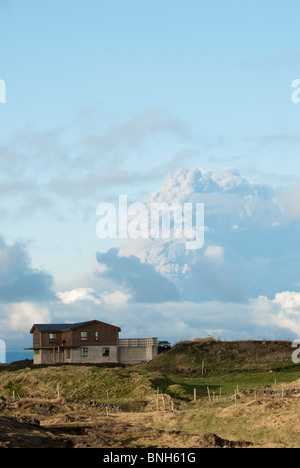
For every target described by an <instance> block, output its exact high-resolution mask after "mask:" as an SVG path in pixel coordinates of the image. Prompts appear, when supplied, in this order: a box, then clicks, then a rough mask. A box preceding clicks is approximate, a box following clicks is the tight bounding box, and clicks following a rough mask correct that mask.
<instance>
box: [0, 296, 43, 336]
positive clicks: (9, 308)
mask: <svg viewBox="0 0 300 468" xmlns="http://www.w3.org/2000/svg"><path fill="white" fill-rule="evenodd" d="M1 309H2V314H1V315H2V319H1V324H2V327H1V328H2V329H4V330H8V331H10V330H13V331H14V332H28V333H29V330H30V329H31V327H32V325H33V324H35V323H51V314H50V311H49V309H48V308H46V307H42V306H39V305H37V304H32V303H29V302H20V303H17V304H9V305H3V306H2V307H1ZM2 332H3V330H2Z"/></svg>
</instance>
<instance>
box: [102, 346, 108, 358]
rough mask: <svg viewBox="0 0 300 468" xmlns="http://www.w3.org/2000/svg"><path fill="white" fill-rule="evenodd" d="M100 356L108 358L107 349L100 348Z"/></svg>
mask: <svg viewBox="0 0 300 468" xmlns="http://www.w3.org/2000/svg"><path fill="white" fill-rule="evenodd" d="M102 356H103V357H109V348H102Z"/></svg>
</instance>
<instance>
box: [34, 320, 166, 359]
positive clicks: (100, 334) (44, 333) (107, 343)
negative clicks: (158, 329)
mask: <svg viewBox="0 0 300 468" xmlns="http://www.w3.org/2000/svg"><path fill="white" fill-rule="evenodd" d="M120 332H121V329H120V328H119V327H116V326H115V325H109V324H108V323H104V322H99V321H98V320H93V321H90V322H82V323H73V324H35V325H33V327H32V328H31V330H30V333H31V334H32V335H33V347H32V348H29V349H31V350H33V360H34V364H35V365H38V364H58V363H70V364H76V363H77V364H78V363H81V364H85V363H86V364H90V363H92V364H109V363H114V364H136V363H140V362H149V361H151V360H152V359H154V358H155V357H156V356H157V350H158V340H157V338H146V339H119V333H120Z"/></svg>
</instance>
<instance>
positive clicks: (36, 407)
mask: <svg viewBox="0 0 300 468" xmlns="http://www.w3.org/2000/svg"><path fill="white" fill-rule="evenodd" d="M292 351H293V350H292V347H291V343H290V342H286V341H261V342H257V341H236V342H221V341H217V340H212V339H204V340H194V341H188V342H180V343H178V344H177V345H175V346H174V347H173V348H172V349H171V350H170V351H168V352H166V353H164V354H161V355H159V356H158V357H157V358H156V359H155V360H153V361H152V362H150V363H149V364H139V365H134V366H127V367H124V368H123V367H115V368H103V367H102V368H101V367H97V366H72V365H63V366H55V367H44V368H34V367H32V365H31V363H30V362H26V363H19V364H15V365H11V366H4V365H3V366H0V413H1V397H2V401H3V402H4V403H3V405H4V406H3V408H6V411H8V410H7V408H14V409H13V411H16V412H17V414H18V417H20V415H21V416H22V415H23V416H24V415H25V417H26V418H27V417H30V418H38V419H39V420H41V421H42V424H43V425H45V427H47V429H49V428H52V429H53V427H54V426H55V427H56V429H57V430H58V427H57V425H58V424H60V421H63V422H64V428H65V429H64V432H63V433H64V434H65V435H68V430H69V429H70V427H69V429H68V430H67V429H66V427H67V426H68V424H69V422H68V421H74V422H73V423H72V424H73V425H74V424H75V422H76V425H78V427H77V426H76V427H77V429H76V430H78V431H79V432H78V433H80V431H81V429H80V427H81V424H82V422H80V421H83V420H84V419H86V420H89V421H92V422H91V423H89V424H90V426H91V427H92V426H93V424H94V422H93V421H94V420H95V421H96V419H97V418H98V417H99V418H100V419H101V417H104V418H106V416H105V410H106V409H108V411H109V413H110V414H112V415H113V416H110V418H111V419H110V422H111V428H112V433H115V431H118V430H119V429H118V427H119V426H118V424H121V425H122V427H126V428H127V429H126V430H129V431H130V432H132V431H133V432H134V434H135V436H134V437H136V438H137V439H138V441H139V442H138V444H142V446H148V445H147V444H150V441H149V440H150V439H149V440H145V439H143V437H142V436H141V434H142V433H143V434H144V433H146V432H147V431H148V433H149V437H150V434H152V435H151V437H152V439H151V440H152V442H151V444H152V445H153V444H154V443H156V442H153V437H154V435H153V434H154V433H155V434H156V436H155V437H160V436H159V434H162V435H161V443H164V444H170V445H163V446H170V447H171V446H172V447H176V445H175V444H176V443H178V444H183V443H184V444H185V445H184V446H189V445H188V444H189V440H190V438H189V436H188V434H190V435H191V437H192V438H191V440H197V441H198V440H199V437H200V436H201V437H202V436H203V435H204V434H205V433H207V432H215V433H217V434H218V435H220V436H221V437H223V438H224V439H227V440H236V441H239V440H248V441H250V442H252V443H253V444H257V445H260V446H261V445H263V446H267V445H268V444H271V445H272V444H273V445H274V444H275V445H276V444H279V445H280V446H293V447H298V446H299V447H300V437H299V435H298V434H299V433H300V423H299V424H298V421H297V417H296V416H295V415H296V414H297V412H298V411H299V405H300V367H299V365H296V364H294V363H293V362H292V359H291V356H292ZM203 361H204V367H203V370H204V372H203V373H202V362H203ZM25 366H27V367H25ZM58 384H59V388H60V399H58V398H57V397H58V393H57V385H58ZM195 389H196V396H197V400H196V402H195V401H194V391H195ZM235 393H236V394H237V396H236V397H234V395H235ZM13 395H14V396H15V400H12V396H13ZM220 395H221V399H219V397H220ZM209 397H210V398H209ZM118 409H120V410H121V412H120V413H119V411H118ZM3 411H4V410H3ZM89 411H90V412H91V416H88V415H89ZM103 413H104V415H103ZM3 414H4V413H3ZM9 414H10V413H9V412H8V413H5V416H7V415H9ZM101 414H102V415H103V416H101ZM97 415H98V416H97ZM23 416H22V417H23ZM89 418H90V419H89ZM95 418H96V419H95ZM66 421H67V424H65V422H66ZM70 424H71V423H70ZM101 424H102V423H101ZM124 424H125V426H124ZM90 426H89V427H90ZM102 426H103V427H106V423H103V424H102ZM102 426H101V427H102ZM120 427H121V426H120ZM59 428H60V425H59ZM72 428H73V429H72ZM72 428H71V429H72V430H74V427H73V426H72ZM52 429H51V430H52ZM71 429H70V430H71ZM150 429H151V430H150ZM59 431H62V429H59ZM86 431H87V437H88V433H89V429H86ZM93 431H94V432H95V431H96V429H95V427H94V426H93ZM151 431H152V432H151ZM153 431H154V432H153ZM155 431H156V432H155ZM162 431H163V432H162ZM174 431H175V433H176V434H177V432H178V431H181V432H182V434H181V435H178V437H177V439H176V438H175V439H176V440H177V442H176V440H175V439H174V437H170V436H169V435H168V434H169V433H170V434H173V433H174ZM94 432H93V434H94ZM96 432H97V431H96ZM119 433H120V437H121V434H123V435H124V431H123V429H122V430H121V429H120V431H119ZM183 433H184V434H185V435H183ZM97 434H98V433H97ZM94 435H95V434H94ZM94 435H93V437H94ZM181 436H182V437H181ZM97 437H98V435H97ZM122 437H123V436H122ZM124 437H125V435H124ZM137 439H135V443H137V442H136V440H137ZM97 440H98V439H97ZM162 441H164V442H162ZM0 442H1V441H0ZM99 443H100V442H99ZM101 443H103V444H105V442H103V441H102V442H101ZM111 443H114V442H111ZM124 443H125V442H124ZM126 443H127V442H126ZM132 443H133V442H132ZM197 443H198V442H197ZM122 444H123V442H122ZM128 444H129V445H130V443H129V442H128ZM122 446H123V445H122Z"/></svg>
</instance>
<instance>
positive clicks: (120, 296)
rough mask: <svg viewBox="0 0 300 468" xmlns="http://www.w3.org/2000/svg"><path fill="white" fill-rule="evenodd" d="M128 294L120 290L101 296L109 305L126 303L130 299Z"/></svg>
mask: <svg viewBox="0 0 300 468" xmlns="http://www.w3.org/2000/svg"><path fill="white" fill-rule="evenodd" d="M130 298H131V296H130V294H125V293H124V292H122V291H115V292H112V293H110V294H106V295H104V296H103V302H104V303H105V304H107V305H110V306H118V307H120V306H122V305H125V304H127V302H128V301H129V300H130Z"/></svg>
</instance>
